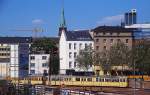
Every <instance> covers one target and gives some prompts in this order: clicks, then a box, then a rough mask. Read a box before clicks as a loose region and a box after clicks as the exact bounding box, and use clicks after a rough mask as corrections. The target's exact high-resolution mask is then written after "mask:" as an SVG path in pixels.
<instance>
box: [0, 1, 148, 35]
mask: <svg viewBox="0 0 150 95" xmlns="http://www.w3.org/2000/svg"><path fill="white" fill-rule="evenodd" d="M149 4H150V0H64V4H63V2H62V0H0V36H33V35H34V33H32V30H33V29H35V27H38V28H40V29H42V30H43V32H40V33H38V34H37V36H42V37H43V36H51V37H52V36H57V34H58V28H59V24H60V20H61V9H62V7H63V6H64V9H65V18H66V23H67V28H68V30H80V29H93V28H95V27H97V26H100V25H119V24H120V22H121V20H123V14H124V13H125V12H128V11H130V9H137V14H138V23H145V22H146V23H147V22H150V12H149V10H150V5H149Z"/></svg>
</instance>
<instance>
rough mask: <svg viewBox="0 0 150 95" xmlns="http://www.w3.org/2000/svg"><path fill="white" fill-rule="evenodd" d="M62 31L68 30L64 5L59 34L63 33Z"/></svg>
mask: <svg viewBox="0 0 150 95" xmlns="http://www.w3.org/2000/svg"><path fill="white" fill-rule="evenodd" d="M62 31H67V26H66V20H65V13H64V7H63V8H62V12H61V21H60V26H59V34H58V36H60V35H61V32H62Z"/></svg>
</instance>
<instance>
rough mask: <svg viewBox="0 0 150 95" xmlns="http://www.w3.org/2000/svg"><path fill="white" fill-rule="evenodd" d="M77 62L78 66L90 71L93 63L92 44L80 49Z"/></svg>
mask: <svg viewBox="0 0 150 95" xmlns="http://www.w3.org/2000/svg"><path fill="white" fill-rule="evenodd" d="M76 62H77V63H78V64H77V65H78V67H79V68H80V69H83V70H85V71H88V69H89V68H91V66H92V64H93V50H92V48H91V47H90V46H87V47H86V48H85V49H83V50H80V51H79V55H77V58H76Z"/></svg>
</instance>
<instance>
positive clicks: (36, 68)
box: [29, 53, 50, 76]
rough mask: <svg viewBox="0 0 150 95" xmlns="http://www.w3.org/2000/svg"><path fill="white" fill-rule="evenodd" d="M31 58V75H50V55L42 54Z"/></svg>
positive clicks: (31, 55)
mask: <svg viewBox="0 0 150 95" xmlns="http://www.w3.org/2000/svg"><path fill="white" fill-rule="evenodd" d="M29 56H30V57H29V75H31V76H43V74H48V71H49V60H50V54H42V53H40V54H30V55H29Z"/></svg>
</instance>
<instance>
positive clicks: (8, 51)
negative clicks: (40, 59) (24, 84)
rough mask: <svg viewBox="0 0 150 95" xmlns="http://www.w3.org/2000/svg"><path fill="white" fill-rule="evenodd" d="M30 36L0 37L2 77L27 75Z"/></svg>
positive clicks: (0, 69)
mask: <svg viewBox="0 0 150 95" xmlns="http://www.w3.org/2000/svg"><path fill="white" fill-rule="evenodd" d="M31 41H32V39H31V38H30V37H0V77H2V78H6V77H11V78H14V77H22V76H25V75H27V74H28V73H27V72H26V71H27V69H26V67H27V66H28V57H29V56H28V55H29V47H30V43H31Z"/></svg>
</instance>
